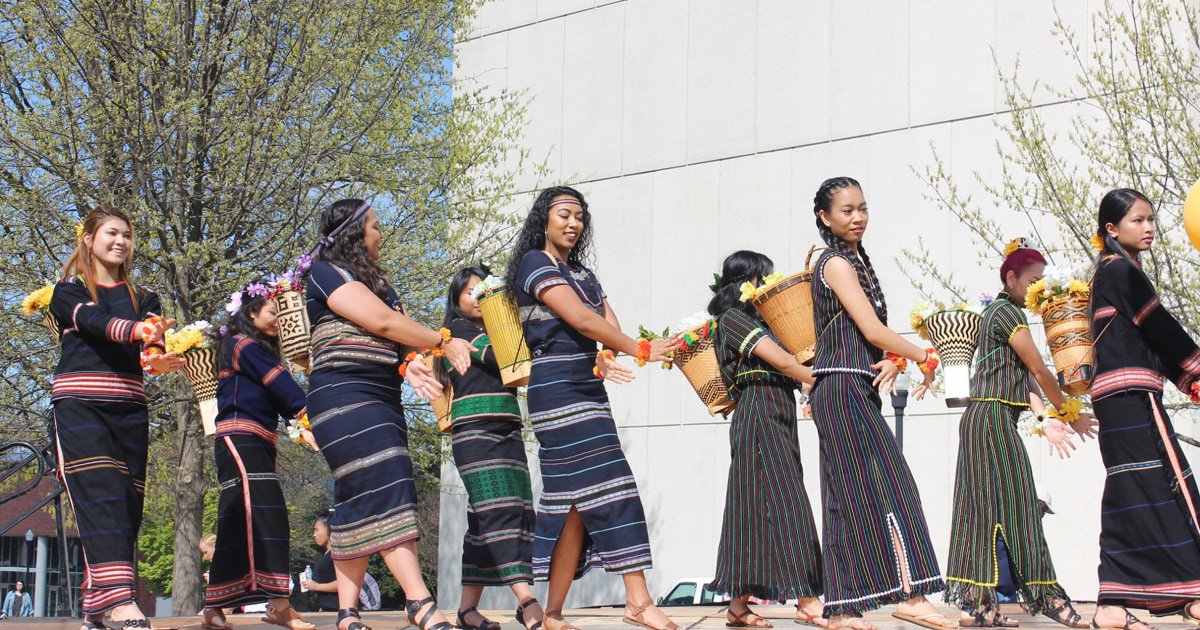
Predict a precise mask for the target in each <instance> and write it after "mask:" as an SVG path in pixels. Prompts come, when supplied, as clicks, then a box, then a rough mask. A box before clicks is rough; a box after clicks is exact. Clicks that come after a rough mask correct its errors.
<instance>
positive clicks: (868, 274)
mask: <svg viewBox="0 0 1200 630" xmlns="http://www.w3.org/2000/svg"><path fill="white" fill-rule="evenodd" d="M851 187H853V188H857V189H859V190H862V186H861V185H860V184H859V183H858V180H856V179H854V178H853V177H831V178H829V179H827V180H825V181H823V182H821V187H820V188H818V189H817V194H816V195H814V196H813V215H815V217H816V221H817V231H818V232H819V233H820V234H821V240H823V241H825V244H826V245H828V246H830V247H831V248H833V249H834V250H837V251H843V252H850V253H851V254H853V253H854V250H852V249H850V244H849V243H847V242H846V241H843V240H842V239H840V238H838V236H837V235H836V234H834V233H833V229H832V228H830V227H829V226H828V225H825V222H824V221H822V220H821V211H822V210H824V211H825V212H829V211H830V207H831V206H830V204H831V203H833V195H834V194H835V193H837V191H839V190H841V189H843V188H851ZM846 258H848V259H849V260H850V265H851V266H853V267H854V271H855V272H857V273H858V284H859V285H860V286H862V290H863V292H864V293H866V294H867V297H869V298H871V302H872V304H874V306H875V314H876V315H878V316H879V321H881V322H883V323H884V325H887V320H888V319H887V314H888V311H887V300H885V299H884V297H883V289H882V288H881V287H880V286H879V276H877V275H875V267H874V266H873V265H871V257H870V256H868V255H867V248H866V247H863V244H862V243H859V244H858V255H857V256H847V257H846Z"/></svg>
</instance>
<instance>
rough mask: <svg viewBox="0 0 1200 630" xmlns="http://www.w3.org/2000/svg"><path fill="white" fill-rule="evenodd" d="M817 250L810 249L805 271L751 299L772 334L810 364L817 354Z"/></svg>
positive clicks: (804, 361)
mask: <svg viewBox="0 0 1200 630" xmlns="http://www.w3.org/2000/svg"><path fill="white" fill-rule="evenodd" d="M815 251H817V248H816V247H813V248H810V249H809V250H808V257H807V258H805V259H804V266H805V267H806V269H805V270H804V271H801V272H800V273H798V274H795V275H792V276H788V277H786V278H784V279H783V280H780V281H779V282H777V283H775V284H773V285H771V286H770V287H768V288H767V290H766V291H765V292H763V294H762V295H760V296H758V297H756V298H754V299H753V300H751V303H752V304H754V308H755V309H757V310H758V313H759V315H762V318H763V321H765V322H767V326H769V327H770V328H771V332H773V333H775V336H776V337H778V338H779V341H781V342H783V346H784V347H785V348H787V350H788V352H790V353H792V354H794V355H796V359H797V360H798V361H800V362H801V363H803V364H806V365H807V364H809V363H811V362H812V360H813V357H814V356H815V355H816V352H817V331H816V323H815V320H814V317H813V299H812V279H813V269H812V267H810V266H809V262H811V261H812V256H813V252H815Z"/></svg>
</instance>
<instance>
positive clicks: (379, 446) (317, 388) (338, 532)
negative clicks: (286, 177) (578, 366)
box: [307, 199, 470, 630]
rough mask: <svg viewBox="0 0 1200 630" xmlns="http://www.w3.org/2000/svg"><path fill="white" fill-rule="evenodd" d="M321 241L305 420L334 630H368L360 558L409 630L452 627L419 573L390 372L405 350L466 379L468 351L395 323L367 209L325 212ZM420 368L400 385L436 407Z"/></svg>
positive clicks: (313, 284) (442, 335)
mask: <svg viewBox="0 0 1200 630" xmlns="http://www.w3.org/2000/svg"><path fill="white" fill-rule="evenodd" d="M320 231H321V234H322V239H321V243H320V244H319V245H318V249H319V252H318V253H317V255H316V257H315V261H316V262H314V263H313V266H312V269H311V270H310V272H309V274H310V275H309V279H308V296H307V297H308V300H307V302H308V304H307V306H308V317H309V320H310V321H311V322H312V353H311V356H312V364H313V371H312V374H311V375H310V376H309V390H308V414H309V418H310V419H311V422H312V432H313V435H314V436H315V437H316V440H317V444H318V445H319V446H320V448H321V453H322V454H323V455H324V456H325V461H326V462H328V464H329V469H330V470H331V471H332V472H333V477H334V511H333V516H332V518H331V519H330V530H331V531H330V543H331V550H332V555H333V564H334V570H335V572H336V573H337V583H338V606H339V609H338V619H337V626H338V629H339V630H368V627H367V626H366V625H365V624H363V623H362V621H361V620H360V617H359V614H358V610H357V608H355V606H356V604H357V603H358V594H359V590H360V588H361V587H362V581H363V574H365V573H366V570H367V559H368V556H370V555H371V554H372V553H376V552H379V554H380V555H381V556H383V560H384V562H385V563H387V566H388V569H389V570H391V572H392V575H394V576H395V577H396V580H397V581H398V582H399V583H400V588H401V589H403V590H404V594H405V596H406V597H407V598H409V601H408V603H407V605H406V606H405V609H406V612H407V613H408V616H409V619H410V620H411V621H412V622H413V623H414V624H415V625H417V626H418V627H420V628H421V630H446V629H448V628H450V624H449V622H447V621H446V618H445V617H444V616H443V615H442V613H441V612H439V611H438V610H437V602H436V601H434V599H433V597H431V596H430V595H429V589H428V588H427V587H426V586H425V581H424V579H423V578H422V577H421V568H420V565H419V564H418V562H417V538H418V537H420V531H418V528H417V509H416V501H417V494H416V493H417V488H416V484H415V482H414V480H413V467H412V459H411V458H410V456H409V452H408V427H407V425H406V424H405V421H404V408H403V407H402V406H401V402H400V386H401V377H400V373H399V371H398V369H399V367H400V365H401V357H402V356H403V355H404V354H406V352H405V347H406V346H407V347H410V348H438V349H440V350H441V351H444V352H445V356H446V358H448V359H449V360H450V361H451V363H453V365H454V367H455V369H456V370H459V371H460V372H463V371H466V369H467V366H468V365H469V364H470V346H469V345H468V344H467V342H465V341H463V340H461V339H450V335H449V331H443V332H439V331H436V330H432V329H429V328H426V327H424V326H421V325H420V324H418V323H416V322H414V321H412V320H411V319H409V318H408V316H407V315H405V314H404V309H403V306H402V305H401V303H400V300H399V298H398V297H397V296H396V292H395V291H393V290H392V287H391V285H389V284H388V282H387V281H386V280H385V279H384V277H383V271H382V270H381V269H380V268H379V265H378V263H377V262H376V261H378V260H379V255H380V252H379V246H380V240H381V238H382V236H383V232H382V230H381V229H380V226H379V219H378V217H376V215H375V211H374V210H373V209H371V207H370V206H369V205H368V204H367V203H366V202H364V201H362V200H360V199H343V200H341V201H337V202H334V203H333V204H332V205H330V206H329V208H328V209H327V210H325V212H324V213H323V214H322V215H321V227H320ZM423 365H424V364H423V363H422V362H420V361H413V362H412V364H411V365H410V366H409V368H408V375H409V380H410V382H411V383H413V385H414V388H415V389H417V391H418V392H419V393H420V394H422V395H424V396H425V397H427V398H429V397H433V396H436V395H437V394H438V393H440V391H441V387H440V385H438V384H437V382H436V381H434V380H433V379H432V378H431V377H430V375H429V372H428V371H427V370H423V369H422V367H421V366H423ZM422 611H424V613H422Z"/></svg>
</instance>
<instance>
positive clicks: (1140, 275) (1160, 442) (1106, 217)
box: [1091, 188, 1200, 630]
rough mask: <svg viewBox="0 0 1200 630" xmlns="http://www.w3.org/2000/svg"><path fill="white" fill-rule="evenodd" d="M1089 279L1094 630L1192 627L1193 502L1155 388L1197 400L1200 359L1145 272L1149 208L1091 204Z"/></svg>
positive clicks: (1199, 545) (1199, 612) (1133, 197)
mask: <svg viewBox="0 0 1200 630" xmlns="http://www.w3.org/2000/svg"><path fill="white" fill-rule="evenodd" d="M1096 223H1097V229H1096V239H1095V240H1096V241H1097V242H1098V243H1099V244H1100V245H1101V251H1100V255H1099V257H1098V258H1097V263H1096V274H1095V276H1094V278H1093V279H1092V304H1091V308H1092V339H1094V340H1095V342H1094V345H1093V347H1094V349H1095V361H1096V363H1095V370H1096V377H1095V379H1094V380H1093V381H1092V407H1093V409H1095V412H1096V418H1097V420H1099V422H1100V455H1101V457H1102V458H1103V460H1104V467H1105V468H1106V469H1107V470H1108V473H1107V476H1106V477H1105V480H1104V493H1103V495H1102V499H1101V512H1100V568H1099V577H1100V594H1099V597H1098V598H1097V602H1098V604H1099V605H1098V606H1097V607H1096V614H1095V617H1093V619H1092V626H1093V627H1095V628H1105V629H1112V628H1122V629H1132V630H1147V629H1148V628H1149V626H1148V625H1147V624H1145V623H1143V622H1141V621H1139V620H1138V619H1137V618H1136V617H1134V616H1133V615H1132V614H1131V613H1130V612H1129V610H1128V609H1129V608H1144V609H1147V610H1149V611H1150V613H1151V614H1155V615H1165V614H1170V613H1181V614H1183V616H1184V617H1185V618H1186V619H1188V620H1189V621H1191V622H1192V623H1193V624H1196V623H1200V605H1198V603H1197V600H1198V599H1200V530H1197V518H1196V515H1197V509H1200V493H1197V491H1196V480H1195V478H1194V477H1193V476H1192V471H1191V468H1190V467H1189V466H1188V462H1187V460H1186V459H1185V458H1184V455H1183V452H1182V451H1181V450H1180V449H1179V441H1178V440H1177V439H1176V438H1175V429H1174V427H1173V426H1172V424H1171V418H1170V417H1169V416H1168V415H1167V411H1166V409H1165V408H1164V407H1163V402H1162V397H1163V381H1164V380H1170V381H1171V382H1172V383H1174V384H1175V386H1176V387H1178V388H1179V390H1180V391H1182V392H1184V393H1186V394H1189V395H1193V396H1194V395H1195V389H1194V386H1195V384H1196V382H1197V377H1198V376H1200V349H1198V348H1197V347H1196V343H1195V342H1194V341H1193V340H1192V338H1191V337H1190V336H1189V335H1188V333H1187V331H1185V330H1184V329H1183V327H1182V326H1180V325H1179V322H1178V321H1176V319H1175V318H1174V317H1173V316H1172V315H1171V313H1170V312H1169V311H1168V310H1167V309H1166V308H1165V307H1164V306H1163V305H1162V304H1161V303H1160V302H1159V300H1158V295H1157V293H1156V292H1155V290H1154V285H1153V284H1152V283H1151V282H1150V278H1149V277H1147V276H1146V273H1145V272H1144V271H1142V261H1141V255H1142V253H1144V252H1146V251H1149V250H1150V246H1151V244H1153V242H1154V208H1153V207H1152V206H1151V205H1150V201H1149V200H1148V199H1146V197H1145V196H1144V195H1142V194H1141V193H1139V192H1137V191H1135V190H1130V189H1128V188H1119V189H1116V190H1112V191H1109V192H1108V194H1106V195H1105V196H1104V199H1103V200H1101V201H1100V210H1099V213H1098V214H1097V220H1096Z"/></svg>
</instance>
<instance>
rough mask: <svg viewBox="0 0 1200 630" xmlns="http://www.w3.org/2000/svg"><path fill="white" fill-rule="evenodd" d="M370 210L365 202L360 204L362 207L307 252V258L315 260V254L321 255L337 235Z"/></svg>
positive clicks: (369, 205) (369, 206)
mask: <svg viewBox="0 0 1200 630" xmlns="http://www.w3.org/2000/svg"><path fill="white" fill-rule="evenodd" d="M370 209H371V204H369V203H367V202H365V201H364V202H362V205H361V206H359V207H358V209H357V210H355V211H354V214H351V215H350V216H349V217H348V218H347V219H346V220H345V221H342V224H341V225H339V226H337V227H336V228H334V229H333V231H332V232H330V233H329V234H327V235H326V236H325V238H322V239H321V240H320V242H318V243H317V246H316V247H314V248H312V250H311V251H309V252H308V256H309V257H310V258H316V257H317V254H319V253H321V250H323V249H325V248H326V247H328V246H330V245H332V244H333V240H334V239H335V238H337V235H338V234H341V233H342V232H343V231H345V230H346V228H348V227H350V226H351V225H353V224H354V222H355V221H358V220H359V219H361V218H362V217H363V215H365V214H367V211H368V210H370Z"/></svg>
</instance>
